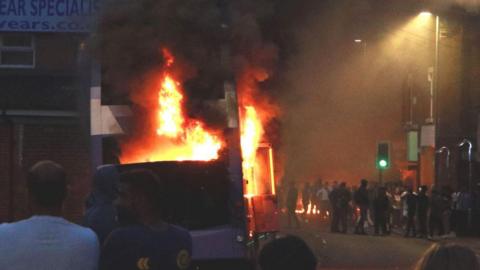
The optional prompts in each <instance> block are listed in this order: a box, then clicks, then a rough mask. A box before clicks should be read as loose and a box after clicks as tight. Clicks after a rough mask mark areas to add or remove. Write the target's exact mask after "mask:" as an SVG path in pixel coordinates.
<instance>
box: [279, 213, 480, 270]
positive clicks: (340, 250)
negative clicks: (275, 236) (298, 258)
mask: <svg viewBox="0 0 480 270" xmlns="http://www.w3.org/2000/svg"><path fill="white" fill-rule="evenodd" d="M352 230H353V227H352V228H350V230H349V233H347V234H341V233H330V232H329V223H328V222H327V221H319V220H315V219H314V218H313V219H310V220H309V222H308V223H306V222H303V224H302V226H301V228H300V229H289V228H285V227H284V228H283V229H282V230H281V234H293V235H297V236H300V237H302V238H303V239H304V240H305V241H306V242H307V243H308V244H309V246H310V247H311V248H312V250H313V251H314V253H315V254H316V255H317V258H318V260H319V268H318V269H345V270H346V269H360V270H367V269H368V270H377V269H378V270H380V269H387V270H406V269H413V268H414V266H415V264H416V262H417V261H418V259H419V258H420V257H421V256H422V254H423V253H424V252H425V251H426V250H427V249H428V248H429V247H430V246H431V245H432V244H434V243H435V242H439V241H447V242H456V243H459V244H462V245H466V246H469V247H470V248H472V249H473V250H474V251H475V252H476V253H477V254H478V255H480V241H478V240H479V239H477V238H456V237H450V238H434V239H433V240H428V239H420V238H405V237H403V234H402V231H400V230H394V232H393V233H392V234H391V235H388V236H373V235H372V234H371V232H369V233H370V234H369V235H356V234H353V233H352Z"/></svg>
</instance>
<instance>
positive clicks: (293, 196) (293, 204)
mask: <svg viewBox="0 0 480 270" xmlns="http://www.w3.org/2000/svg"><path fill="white" fill-rule="evenodd" d="M288 185H289V186H288V192H287V202H286V204H287V220H288V227H290V226H291V221H292V220H293V221H294V222H295V226H296V228H300V222H299V221H298V218H297V213H296V212H295V210H297V200H298V190H297V188H296V187H295V183H294V182H290V183H289V184H288Z"/></svg>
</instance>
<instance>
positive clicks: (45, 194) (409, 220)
mask: <svg viewBox="0 0 480 270" xmlns="http://www.w3.org/2000/svg"><path fill="white" fill-rule="evenodd" d="M115 179H117V181H115ZM26 180H27V181H26V188H27V191H28V206H29V209H30V211H31V214H32V216H31V217H29V218H27V219H24V220H20V221H17V222H14V223H5V224H1V225H0V269H11V270H27V269H38V270H43V269H45V270H47V269H48V270H55V269H58V270H61V269H62V270H63V269H68V270H75V269H81V270H95V269H101V270H109V269H116V270H118V269H120V270H121V269H125V270H132V269H140V270H147V269H148V270H150V269H152V270H153V269H189V268H190V265H191V254H192V238H191V236H190V234H189V232H188V231H187V230H185V229H183V228H181V227H178V226H175V225H172V224H169V223H167V222H165V221H164V220H163V217H162V212H163V207H164V202H163V198H164V197H165V194H164V193H163V192H164V188H162V181H161V179H159V178H158V177H157V176H156V175H155V174H154V173H152V172H151V171H149V170H145V169H140V170H132V171H127V172H123V173H121V174H120V175H118V174H116V172H115V171H109V170H100V171H99V174H98V175H96V178H95V181H94V188H93V191H92V193H91V195H90V196H89V198H88V200H87V203H86V209H87V211H86V214H85V219H84V221H83V224H82V225H83V226H81V225H77V224H74V223H71V222H69V221H67V220H66V219H64V218H63V213H62V209H63V205H64V202H65V200H66V198H67V196H68V186H69V185H68V181H67V177H66V172H65V171H64V169H63V168H62V167H61V166H60V165H59V164H57V163H55V162H52V161H40V162H38V163H36V164H35V165H34V166H33V167H32V168H31V169H30V170H29V171H28V174H27V179H26ZM115 182H116V183H115ZM445 190H446V189H445ZM479 190H480V189H479ZM477 194H480V193H466V192H465V191H463V192H462V191H461V192H458V193H452V194H448V193H445V191H443V192H439V191H438V190H436V189H432V191H431V192H430V193H427V188H426V187H421V188H420V189H419V192H418V194H417V193H415V192H413V190H412V189H411V188H407V189H406V190H405V191H402V192H400V193H399V192H397V193H391V192H390V191H389V189H388V188H385V187H376V186H373V187H372V186H371V185H369V183H368V181H367V180H362V181H361V183H360V186H359V187H358V188H354V189H353V190H352V189H349V188H348V187H347V185H346V184H345V183H340V184H338V185H337V184H336V183H334V184H333V185H332V186H330V185H328V184H325V185H323V184H322V183H321V182H319V183H318V185H317V186H316V187H315V186H310V185H308V184H306V185H305V186H304V188H303V190H302V194H301V195H302V197H301V201H302V204H303V205H304V206H306V205H310V207H312V206H311V204H314V206H315V207H316V208H317V209H319V210H318V211H321V210H322V209H323V211H325V212H327V211H331V213H332V214H331V215H332V216H331V220H332V227H331V229H332V231H333V232H342V233H346V232H347V229H348V223H349V221H348V217H347V216H348V214H349V212H350V210H351V208H352V206H354V207H356V208H357V209H358V211H356V212H358V214H357V217H356V219H355V221H356V226H355V233H358V234H366V232H365V227H366V224H367V223H368V222H369V220H370V215H372V213H373V217H374V225H375V226H374V228H375V229H374V231H375V233H376V234H380V233H381V234H385V233H387V232H389V230H391V228H392V226H393V225H392V224H391V222H389V220H392V209H394V207H393V206H394V205H395V200H396V197H395V196H397V195H399V196H400V197H399V198H400V202H401V204H402V205H403V207H401V208H399V209H401V212H402V213H403V216H404V217H406V231H405V235H407V236H408V235H409V234H410V233H411V234H412V235H416V234H417V232H419V235H421V236H424V235H426V234H427V227H426V226H427V223H428V224H429V230H428V232H429V233H430V235H432V234H433V231H437V232H438V233H439V234H443V233H445V230H444V227H442V226H443V225H442V220H443V219H442V218H443V216H444V214H445V211H450V212H451V214H450V216H452V217H453V220H456V221H455V223H454V224H455V225H454V226H453V227H454V228H455V229H457V230H459V232H460V230H465V229H466V226H467V225H466V224H464V223H462V222H467V221H466V220H468V219H469V217H470V215H469V213H470V212H473V213H474V214H473V216H472V217H474V218H477V217H476V216H475V213H476V212H475V208H474V207H475V205H476V203H477V200H476V198H479V197H478V196H477ZM298 199H299V198H298V190H297V188H296V187H295V185H294V184H293V183H291V184H290V186H289V190H288V193H287V198H286V203H287V204H286V206H287V208H288V209H289V212H288V213H289V217H290V218H293V220H295V222H296V225H297V226H300V222H299V220H298V219H297V217H296V212H295V209H296V207H297V200H298ZM114 200H115V203H113V201H114ZM291 209H293V211H290V210H291ZM464 209H467V210H468V211H467V213H465V212H464ZM427 213H428V214H427ZM427 217H428V221H427ZM465 218H466V220H464V219H465ZM289 221H291V220H290V219H289ZM477 221H478V220H477ZM417 228H418V230H417ZM446 254H448V256H446ZM258 267H259V268H260V269H262V270H270V269H272V270H273V269H275V270H282V269H302V270H310V269H311V270H314V269H316V268H317V258H316V256H315V254H314V253H313V252H312V250H311V249H310V247H309V246H308V245H307V244H306V243H305V241H303V240H302V239H301V238H299V237H296V236H286V237H281V238H279V239H275V240H273V241H270V242H269V243H267V244H266V245H265V246H264V247H263V248H262V250H261V252H260V254H259V257H258ZM416 269H418V270H430V269H440V270H441V269H445V270H450V269H460V270H463V269H474V270H477V269H478V270H480V268H479V266H478V261H477V259H476V257H475V254H474V253H473V252H472V251H471V250H470V249H468V248H465V247H461V246H457V245H449V244H447V245H445V244H441V245H439V244H436V245H435V246H433V247H432V248H431V249H429V250H428V251H427V253H426V254H425V255H424V256H423V257H422V259H421V260H420V261H419V262H418V265H417V268H416Z"/></svg>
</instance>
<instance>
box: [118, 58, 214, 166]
mask: <svg viewBox="0 0 480 270" xmlns="http://www.w3.org/2000/svg"><path fill="white" fill-rule="evenodd" d="M162 52H163V54H164V56H165V59H166V67H167V68H168V67H170V66H171V65H172V64H173V63H174V58H173V55H172V54H171V53H170V52H169V51H168V50H166V49H163V50H162ZM157 95H158V107H157V108H156V114H155V118H154V119H155V120H154V121H153V122H154V123H155V125H156V134H150V135H149V136H147V138H148V139H147V140H141V141H135V142H130V143H127V144H125V145H123V146H122V152H123V155H122V157H121V158H120V161H121V162H122V163H134V162H146V161H167V160H204V161H207V160H213V159H217V158H218V151H219V150H220V149H221V148H222V146H223V142H222V140H220V139H219V138H218V137H217V136H216V135H214V134H212V133H210V132H208V131H207V130H206V129H205V127H204V124H203V123H202V122H200V121H198V120H193V119H188V118H185V116H184V115H185V113H184V111H183V95H182V89H181V84H180V82H179V81H178V80H176V79H175V78H174V76H173V75H172V74H170V73H169V72H168V70H167V71H166V72H165V73H164V74H163V75H162V76H161V78H160V83H159V89H158V90H157Z"/></svg>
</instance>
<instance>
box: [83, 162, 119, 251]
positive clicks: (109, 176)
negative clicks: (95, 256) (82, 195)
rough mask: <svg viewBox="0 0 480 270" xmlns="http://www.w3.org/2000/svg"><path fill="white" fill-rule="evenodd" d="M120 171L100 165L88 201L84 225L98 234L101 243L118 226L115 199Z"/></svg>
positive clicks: (113, 167)
mask: <svg viewBox="0 0 480 270" xmlns="http://www.w3.org/2000/svg"><path fill="white" fill-rule="evenodd" d="M117 182H118V172H117V169H116V168H115V166H113V165H105V166H102V167H99V168H98V170H97V171H96V172H95V175H94V177H93V189H92V192H91V193H90V195H89V196H88V198H87V201H86V212H85V217H84V219H83V225H85V226H87V227H89V228H91V229H92V230H93V231H94V232H95V233H96V234H97V236H98V240H99V241H100V245H102V244H103V242H104V241H105V238H106V237H107V236H108V235H109V234H110V233H111V232H112V231H113V230H114V229H116V228H117V227H118V225H119V224H118V221H117V211H116V209H115V206H114V205H113V201H114V200H115V199H116V198H117V189H118V183H117Z"/></svg>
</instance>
